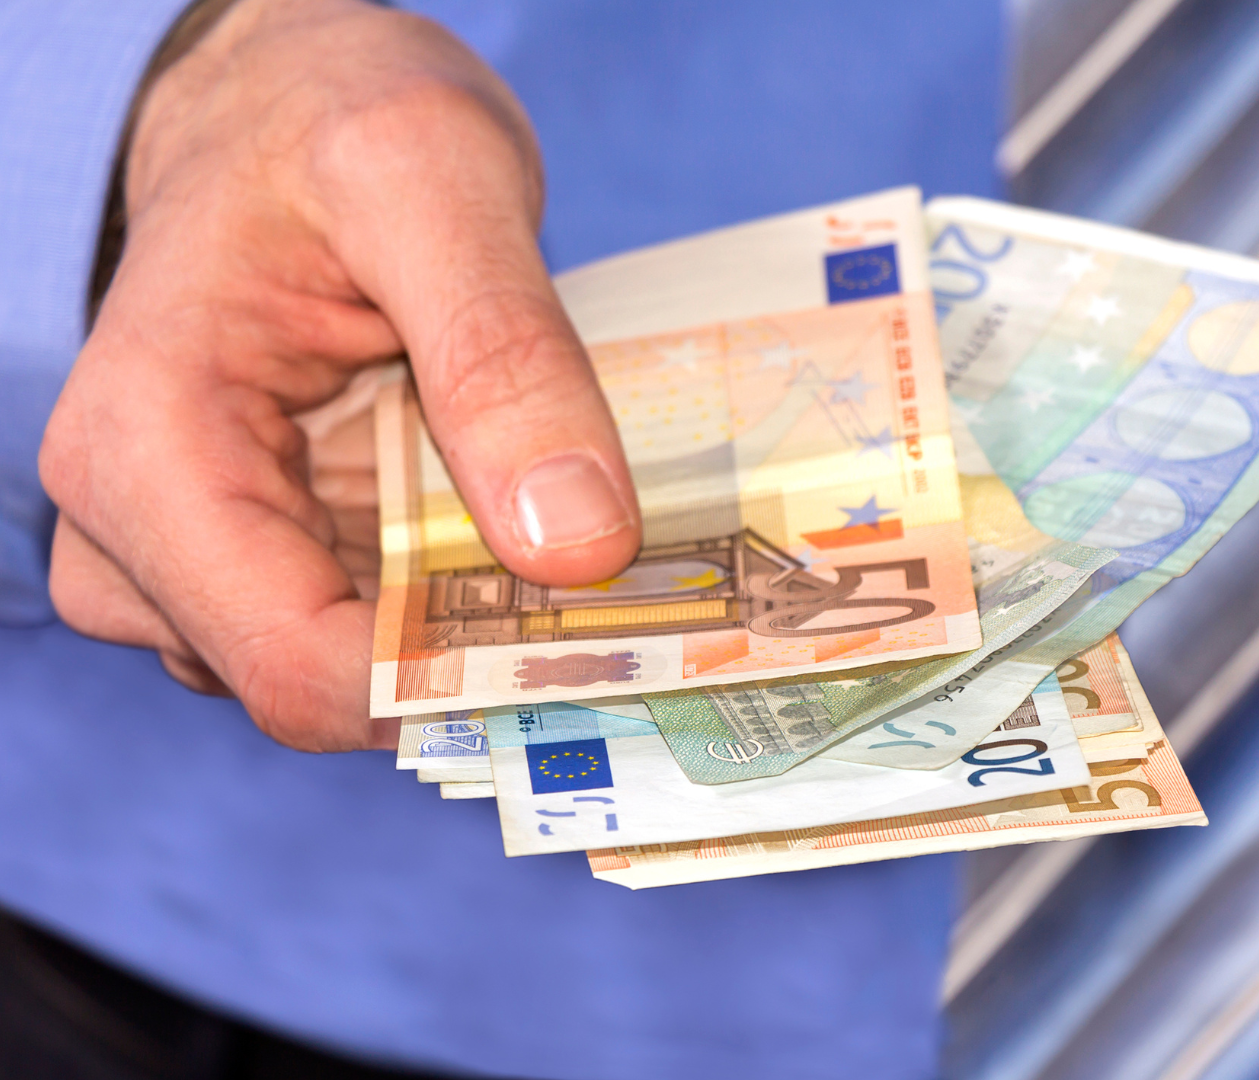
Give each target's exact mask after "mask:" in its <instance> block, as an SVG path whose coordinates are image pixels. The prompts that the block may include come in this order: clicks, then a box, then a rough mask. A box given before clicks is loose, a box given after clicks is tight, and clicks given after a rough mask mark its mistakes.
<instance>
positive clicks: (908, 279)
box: [371, 189, 981, 716]
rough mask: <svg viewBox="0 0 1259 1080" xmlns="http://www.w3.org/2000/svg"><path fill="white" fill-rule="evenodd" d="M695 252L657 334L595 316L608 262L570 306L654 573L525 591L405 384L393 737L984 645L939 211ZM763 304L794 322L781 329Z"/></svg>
mask: <svg viewBox="0 0 1259 1080" xmlns="http://www.w3.org/2000/svg"><path fill="white" fill-rule="evenodd" d="M671 249H672V250H671V254H670V258H671V261H672V264H673V265H676V266H678V267H685V268H686V271H687V273H686V274H685V275H684V276H685V281H680V282H679V285H678V288H677V289H676V290H672V291H668V290H666V291H664V292H661V295H660V299H659V301H658V302H654V301H651V300H650V299H649V298H647V299H644V300H643V303H644V304H645V305H646V306H654V310H655V314H654V315H653V314H652V313H651V312H647V313H643V312H636V311H633V310H628V309H626V308H625V307H624V306H620V307H618V306H617V304H616V303H615V302H614V301H615V298H614V297H613V298H609V300H608V302H607V304H606V305H605V309H600V307H599V303H598V302H592V295H593V296H594V297H595V300H598V296H597V293H598V284H599V281H600V278H601V275H603V274H604V272H605V264H596V265H595V266H593V267H590V268H588V269H586V270H583V271H578V272H576V273H575V274H571V275H568V276H567V277H566V279H565V280H564V281H563V282H562V283H561V292H562V294H563V295H565V296H566V297H567V296H574V297H577V298H578V301H579V302H578V301H575V302H574V306H575V307H578V308H580V309H581V312H582V313H583V314H582V316H581V317H578V318H577V319H576V322H577V325H578V328H579V330H580V331H581V332H582V334H583V337H584V338H585V340H586V341H587V344H588V346H589V350H590V355H591V359H592V361H593V363H594V366H595V370H596V372H597V373H598V376H599V379H600V382H601V385H602V386H603V389H604V392H605V394H606V395H607V398H608V401H609V404H610V405H611V407H612V411H613V415H614V416H615V418H616V420H617V423H618V425H619V429H620V434H621V439H622V442H623V444H624V446H625V450H626V455H627V457H628V460H629V462H630V466H631V469H632V472H633V476H634V480H635V485H636V487H637V491H638V496H639V501H640V505H641V507H642V511H643V519H644V544H643V548H642V551H641V553H640V555H639V557H638V559H637V560H636V561H635V562H634V563H633V564H632V565H631V566H630V567H629V568H628V569H626V570H625V571H624V572H623V573H621V574H619V575H617V576H616V577H615V578H612V579H610V580H608V581H603V582H598V583H595V584H592V585H589V586H586V587H582V588H547V587H543V586H538V585H534V584H531V583H530V582H527V581H523V580H520V579H517V578H516V577H514V576H513V575H511V574H509V573H507V572H506V571H505V570H504V569H503V568H502V567H501V566H500V565H498V563H497V562H496V561H495V559H494V558H493V556H492V555H491V553H490V552H489V550H488V549H487V548H486V547H485V545H484V543H483V542H482V540H481V537H480V535H479V533H478V532H477V529H476V526H475V524H474V523H473V522H472V520H471V518H470V516H469V515H468V512H467V510H466V509H465V507H464V505H463V502H462V501H461V499H460V497H459V493H458V491H457V490H456V489H455V487H454V485H453V483H452V482H451V480H450V477H449V475H448V473H447V472H446V469H445V467H444V465H443V463H442V459H441V456H440V455H439V453H438V452H437V450H436V448H435V447H434V445H433V444H432V442H431V441H430V439H429V437H428V434H427V432H426V430H425V426H424V423H423V417H422V412H421V409H420V405H419V402H418V401H417V399H416V396H415V391H414V387H413V385H412V383H411V380H410V378H409V376H408V374H407V372H406V369H405V368H403V367H402V366H399V367H398V368H396V369H394V370H393V371H392V372H391V373H390V374H388V375H387V376H386V377H385V378H383V379H382V382H381V385H380V389H379V391H378V397H377V407H376V423H377V461H378V470H379V483H380V496H381V498H380V503H381V536H382V552H383V568H382V576H381V595H380V601H379V608H378V614H377V623H376V639H375V648H374V656H373V665H372V698H371V707H372V714H373V715H374V716H397V715H406V714H415V713H426V712H443V713H450V712H452V711H458V710H465V709H476V708H480V707H484V706H495V705H517V704H525V703H529V702H542V701H552V700H557V699H562V700H570V701H571V700H583V699H590V698H597V697H600V696H607V695H612V694H624V693H627V692H630V693H638V692H643V691H661V690H675V689H680V688H684V687H690V686H711V685H715V684H729V683H731V682H737V681H740V680H743V679H752V678H766V677H773V676H789V675H797V674H811V673H817V672H824V671H838V670H843V669H846V668H852V667H859V666H867V665H869V664H871V663H875V662H889V661H912V660H917V659H923V658H927V657H932V656H939V655H943V654H951V653H959V652H963V651H966V650H970V649H974V648H976V647H978V646H979V645H980V644H981V635H980V631H979V620H978V615H977V612H976V601H975V593H974V589H973V587H972V583H971V565H970V558H969V554H968V550H967V538H966V534H965V531H964V528H963V523H962V507H961V499H960V494H959V487H958V477H957V468H956V463H955V459H954V451H953V444H952V440H951V437H950V433H949V418H948V411H947V409H948V407H947V400H946V397H945V391H944V379H943V372H942V367H941V361H940V353H939V347H938V343H937V339H936V330H935V321H934V317H933V307H932V300H931V296H930V293H929V291H928V289H927V285H926V259H925V251H924V230H923V224H922V217H921V210H920V207H919V201H918V195H917V192H916V191H913V190H910V189H905V190H901V191H895V192H890V193H886V194H884V195H878V196H872V197H870V198H868V199H863V200H856V201H853V202H850V203H841V204H837V205H835V206H831V207H825V208H821V209H817V210H809V211H804V212H801V213H799V214H793V215H787V216H785V217H782V218H775V219H770V220H767V221H764V222H757V223H753V224H752V225H747V226H740V227H739V228H736V229H730V230H724V231H722V232H718V233H714V234H710V235H708V236H703V237H698V238H695V239H692V240H687V241H681V242H679V243H678V244H675V245H671ZM635 257H636V256H634V255H631V256H623V257H621V260H620V270H619V272H620V273H622V274H623V273H624V272H625V260H626V259H628V260H633V259H634V258H635ZM616 261H617V260H612V262H616ZM630 265H631V269H632V262H631V264H630ZM644 272H645V273H646V271H644ZM583 275H584V276H583ZM784 280H787V283H788V285H789V286H790V288H789V289H787V291H783V290H784V289H785V288H786V286H784V285H783V281H784ZM662 284H664V285H667V283H662ZM776 289H777V290H778V291H777V292H776V291H775V290H776ZM646 292H650V290H639V294H640V297H642V296H644V295H645V293H646ZM762 294H763V296H764V298H765V299H764V300H763V303H774V302H781V303H783V304H784V305H785V308H784V310H766V311H764V312H763V313H760V308H759V307H758V306H757V302H756V300H755V298H756V297H760V296H762ZM750 298H751V299H750ZM601 311H602V314H601V313H600V312H601ZM592 313H593V314H592ZM735 313H739V314H738V317H733V316H734V315H735ZM618 335H619V336H618Z"/></svg>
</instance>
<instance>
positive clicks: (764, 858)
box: [587, 637, 1207, 889]
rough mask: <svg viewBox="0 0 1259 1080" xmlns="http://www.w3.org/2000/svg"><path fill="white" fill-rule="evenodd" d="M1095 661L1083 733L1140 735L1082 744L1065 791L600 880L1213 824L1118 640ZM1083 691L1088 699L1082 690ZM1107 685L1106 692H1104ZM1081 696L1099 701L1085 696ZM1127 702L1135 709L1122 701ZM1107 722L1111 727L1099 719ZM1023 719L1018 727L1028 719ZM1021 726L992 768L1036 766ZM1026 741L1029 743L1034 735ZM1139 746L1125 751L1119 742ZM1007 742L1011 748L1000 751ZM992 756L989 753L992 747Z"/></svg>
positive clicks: (808, 836)
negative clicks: (1079, 765)
mask: <svg viewBox="0 0 1259 1080" xmlns="http://www.w3.org/2000/svg"><path fill="white" fill-rule="evenodd" d="M1105 645H1106V649H1105V651H1104V652H1103V653H1097V654H1092V653H1091V654H1089V655H1090V656H1091V658H1092V663H1089V662H1087V661H1084V660H1083V658H1081V664H1082V666H1083V667H1085V668H1088V669H1089V672H1091V673H1092V680H1090V679H1089V672H1084V671H1081V670H1080V666H1081V665H1075V664H1071V665H1063V667H1064V669H1065V670H1064V674H1066V675H1068V676H1072V678H1071V679H1070V680H1069V682H1068V684H1066V685H1064V690H1065V691H1066V692H1065V694H1064V697H1065V698H1066V701H1067V707H1068V708H1069V709H1070V710H1071V715H1072V721H1073V723H1074V724H1075V725H1076V727H1077V730H1088V729H1089V728H1090V727H1092V726H1098V725H1099V724H1100V726H1103V727H1108V728H1111V727H1113V726H1114V724H1116V723H1125V724H1127V725H1128V727H1127V728H1126V729H1125V730H1124V731H1123V734H1122V735H1121V734H1120V733H1119V732H1116V731H1106V732H1103V733H1101V734H1097V735H1085V736H1083V737H1081V738H1080V739H1079V746H1080V749H1081V751H1082V753H1083V755H1084V758H1085V760H1086V762H1087V763H1088V773H1089V775H1088V777H1087V779H1086V780H1085V781H1084V782H1082V783H1080V784H1078V785H1074V786H1071V787H1067V788H1062V789H1059V790H1055V791H1049V792H1039V793H1035V794H1023V795H1017V796H1014V797H1009V798H1002V799H997V800H993V801H985V802H982V803H977V804H973V805H969V806H959V807H957V808H954V809H948V810H938V811H932V812H929V813H923V814H908V815H900V816H895V817H882V818H878V819H874V820H869V821H861V822H853V823H848V824H836V825H829V826H822V827H818V828H812V829H794V830H784V831H779V832H761V833H749V834H744V835H741V836H729V837H724V838H721V839H717V840H699V839H696V840H692V841H689V842H685V843H672V844H652V845H625V846H619V847H604V848H600V849H597V850H591V851H589V852H588V853H587V854H588V857H589V861H590V869H591V871H592V873H593V874H594V876H595V877H597V878H600V879H601V880H604V881H611V882H614V883H616V884H618V885H624V886H626V887H627V888H630V889H643V888H654V887H657V886H662V885H681V884H686V883H688V882H696V881H713V880H718V879H722V878H731V877H747V876H752V875H756V874H776V873H785V872H787V871H794V870H813V869H820V868H822V867H826V866H843V865H849V864H852V863H860V862H874V861H878V860H881V859H901V858H909V857H912V856H916V855H928V854H933V853H937V852H944V851H970V850H975V849H978V848H988V847H1000V846H1004V845H1009V844H1026V843H1034V842H1038V841H1044V840H1071V839H1076V838H1078V837H1084V836H1096V835H1101V834H1103V833H1110V832H1126V831H1131V830H1135V829H1160V828H1168V827H1171V826H1177V825H1205V824H1207V819H1206V815H1205V814H1204V813H1203V812H1202V806H1201V805H1200V804H1199V802H1198V798H1197V796H1196V795H1195V794H1194V791H1193V788H1192V787H1191V785H1190V783H1189V780H1188V778H1187V777H1186V776H1185V774H1184V770H1183V769H1182V768H1181V766H1180V762H1179V761H1178V760H1177V758H1176V754H1175V752H1174V751H1173V750H1172V748H1171V746H1170V745H1169V744H1168V743H1167V741H1166V739H1165V738H1164V736H1163V732H1162V730H1161V728H1160V727H1159V724H1158V720H1157V719H1156V717H1155V716H1154V712H1153V710H1152V709H1151V708H1150V705H1149V702H1148V701H1147V700H1146V697H1145V694H1144V692H1143V691H1142V689H1141V686H1140V683H1139V682H1138V681H1137V678H1136V674H1135V672H1134V671H1133V670H1132V665H1131V662H1130V661H1129V660H1128V657H1127V654H1126V653H1125V652H1124V651H1123V646H1122V645H1121V644H1119V642H1118V639H1117V638H1115V637H1111V638H1109V639H1108V640H1107V642H1106V643H1105ZM1071 684H1074V685H1075V687H1076V692H1075V693H1073V692H1072V691H1071V688H1070V687H1071ZM1094 686H1096V687H1098V688H1099V689H1097V690H1094V689H1093V687H1094ZM1081 690H1083V691H1087V692H1080V691H1081ZM1118 694H1122V697H1123V699H1124V700H1123V702H1122V703H1120V702H1119V701H1118V700H1116V696H1117V695H1118ZM1099 717H1102V718H1103V719H1101V720H1099V719H1098V718H1099ZM1011 720H1015V721H1017V716H1016V717H1011ZM1018 733H1019V729H1018V728H1017V727H1016V728H1014V729H1012V730H1011V731H1010V732H1009V733H1008V734H1007V732H1005V731H1002V730H998V731H997V732H996V733H994V735H993V736H990V737H989V739H987V740H985V743H984V744H981V746H980V747H979V748H977V749H978V750H979V753H978V754H974V755H972V756H974V757H975V758H976V760H983V761H984V762H987V763H988V766H989V767H996V768H1009V769H1013V770H1017V769H1019V768H1023V767H1026V765H1027V764H1028V760H1029V759H1027V758H1024V757H1023V755H1025V754H1027V752H1028V751H1030V750H1032V749H1034V747H1032V746H1031V745H1023V744H1019V743H1015V742H1014V741H1013V739H1012V736H1014V735H1017V734H1018ZM1023 734H1028V732H1026V731H1024V732H1023ZM1121 738H1122V739H1126V740H1127V741H1116V740H1118V739H1121ZM1001 742H1006V743H1007V745H1004V746H999V745H998V744H999V743H1001ZM985 746H986V747H988V749H984V747H985Z"/></svg>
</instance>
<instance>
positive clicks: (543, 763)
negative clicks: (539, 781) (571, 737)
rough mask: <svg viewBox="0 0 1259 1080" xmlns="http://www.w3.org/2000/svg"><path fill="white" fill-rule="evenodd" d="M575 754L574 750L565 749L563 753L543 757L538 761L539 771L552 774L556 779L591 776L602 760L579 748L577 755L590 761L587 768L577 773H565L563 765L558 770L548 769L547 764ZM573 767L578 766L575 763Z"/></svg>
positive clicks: (544, 774)
mask: <svg viewBox="0 0 1259 1080" xmlns="http://www.w3.org/2000/svg"><path fill="white" fill-rule="evenodd" d="M573 756H574V752H573V751H572V750H565V751H564V752H563V753H562V754H559V753H555V754H552V755H551V756H550V757H547V758H543V759H542V760H541V761H539V762H538V772H540V773H541V774H542V775H543V776H550V777H554V778H556V779H564V780H574V779H576V778H577V777H579V776H589V775H590V774H591V773H592V772H594V771H595V770H596V769H597V768H598V767H599V764H600V762H599V759H598V758H593V757H591V756H590V755H589V754H587V753H586V752H585V751H584V750H578V751H577V752H576V756H577V757H579V758H585V759H586V760H587V761H588V762H589V763H590V764H589V766H588V767H587V768H585V769H580V770H579V771H577V772H575V773H567V774H565V772H564V770H563V767H562V766H561V768H560V770H559V771H558V772H549V771H548V769H547V766H549V765H550V764H551V763H552V762H553V761H559V760H560V759H561V758H566V757H573ZM572 768H577V766H576V765H574V766H572Z"/></svg>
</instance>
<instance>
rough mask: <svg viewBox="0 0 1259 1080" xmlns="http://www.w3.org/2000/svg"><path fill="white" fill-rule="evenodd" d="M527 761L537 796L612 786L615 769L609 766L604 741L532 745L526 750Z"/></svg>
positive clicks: (581, 740) (530, 780) (575, 740)
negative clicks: (554, 792) (553, 792)
mask: <svg viewBox="0 0 1259 1080" xmlns="http://www.w3.org/2000/svg"><path fill="white" fill-rule="evenodd" d="M525 757H526V759H527V760H528V762H529V783H530V784H531V785H533V793H534V794H535V795H547V794H549V793H550V792H552V791H585V790H587V789H588V788H602V787H611V786H612V766H611V765H609V764H608V744H607V742H606V740H604V739H574V740H573V741H572V742H553V743H531V744H529V745H528V746H526V747H525Z"/></svg>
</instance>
